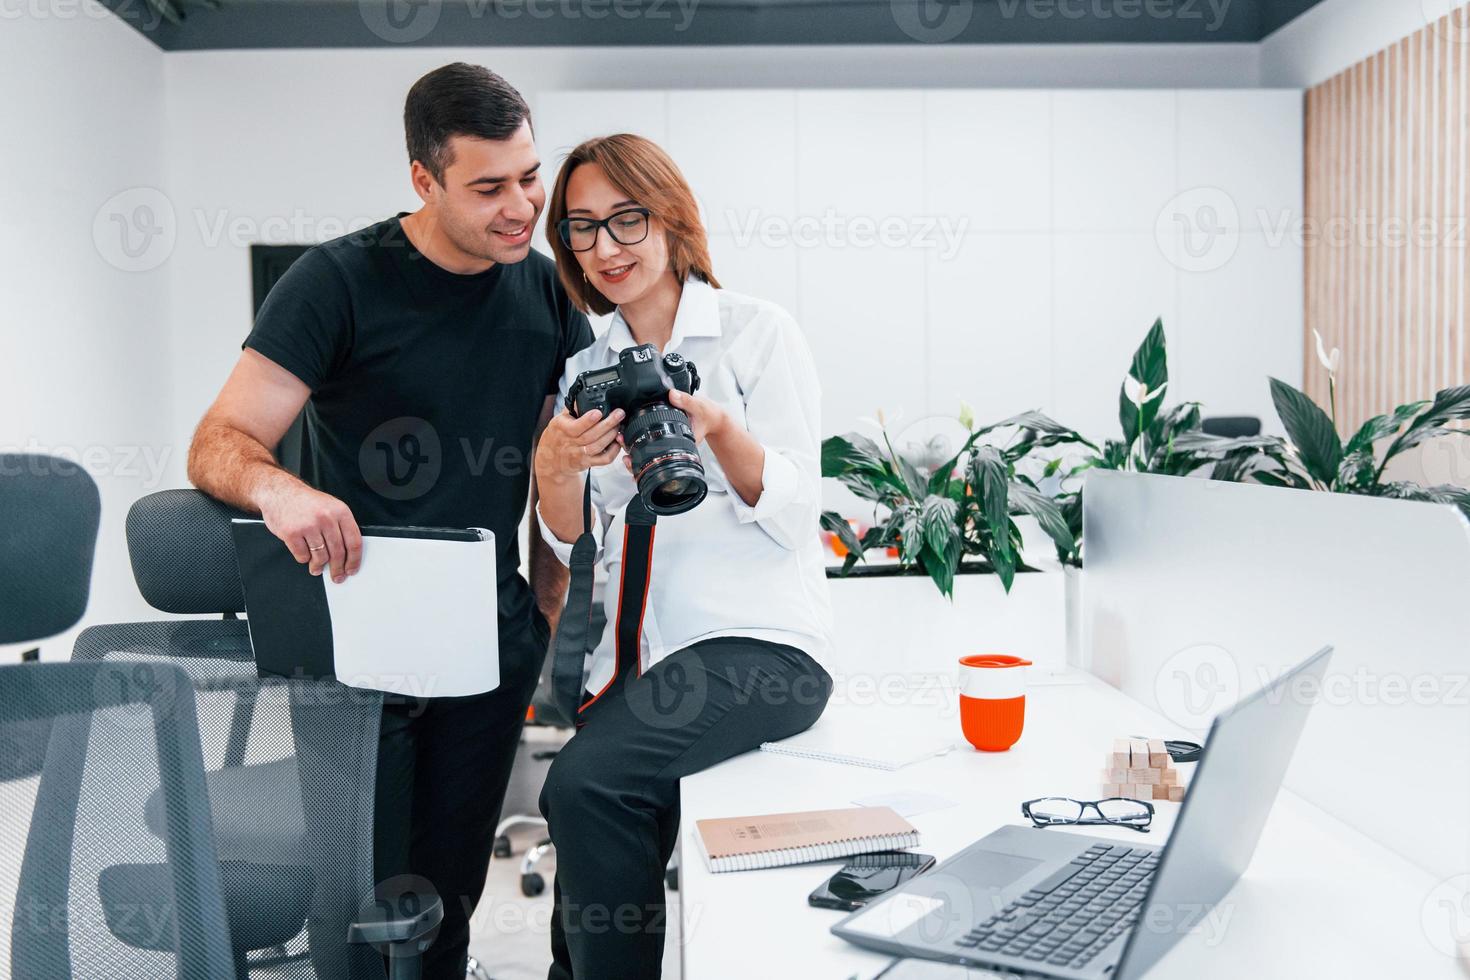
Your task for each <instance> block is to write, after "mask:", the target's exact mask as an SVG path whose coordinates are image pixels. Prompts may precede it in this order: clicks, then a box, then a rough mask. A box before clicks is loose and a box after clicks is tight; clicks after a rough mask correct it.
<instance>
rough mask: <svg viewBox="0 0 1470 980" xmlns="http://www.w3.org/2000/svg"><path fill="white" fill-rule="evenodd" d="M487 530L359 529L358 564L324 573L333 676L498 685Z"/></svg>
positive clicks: (439, 688) (428, 691)
mask: <svg viewBox="0 0 1470 980" xmlns="http://www.w3.org/2000/svg"><path fill="white" fill-rule="evenodd" d="M495 579H496V576H495V536H494V535H493V534H492V533H490V532H489V531H483V539H482V540H480V541H476V542H463V541H438V540H430V539H425V538H413V537H376V536H372V535H369V534H364V535H363V539H362V565H361V567H360V568H359V569H358V571H357V574H355V575H349V576H348V577H347V580H346V581H344V582H342V583H341V584H338V583H336V582H333V581H332V578H331V576H330V575H323V576H322V581H323V583H324V584H325V586H326V593H327V606H328V608H329V609H330V610H331V616H332V646H333V650H334V652H335V657H336V673H337V679H338V680H340V681H341V682H342V683H344V684H347V685H349V686H352V687H366V688H372V689H375V690H379V691H387V692H390V693H394V694H406V695H413V696H416V697H463V696H465V695H470V694H483V693H485V692H486V691H492V690H494V689H495V688H496V687H498V686H499V685H500V623H499V612H498V610H499V601H498V595H499V593H498V592H497V589H496V580H495Z"/></svg>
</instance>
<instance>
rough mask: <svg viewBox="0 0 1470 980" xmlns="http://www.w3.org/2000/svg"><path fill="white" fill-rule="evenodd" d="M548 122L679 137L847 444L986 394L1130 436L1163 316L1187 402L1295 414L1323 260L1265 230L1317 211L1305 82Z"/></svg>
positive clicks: (727, 253)
mask: <svg viewBox="0 0 1470 980" xmlns="http://www.w3.org/2000/svg"><path fill="white" fill-rule="evenodd" d="M535 111H536V118H537V125H538V138H539V140H540V145H541V149H542V153H543V155H545V156H550V157H552V158H553V159H554V160H559V159H560V158H561V157H563V156H564V154H565V152H566V151H567V150H568V149H569V148H570V147H571V146H573V145H575V143H576V142H578V141H579V140H581V139H583V138H585V137H587V136H589V135H593V134H596V133H607V132H614V131H617V130H620V129H626V130H630V131H633V132H637V133H641V134H643V135H646V136H648V137H649V138H651V139H653V140H655V141H657V142H659V143H660V144H662V145H664V146H665V147H667V148H668V149H669V151H670V153H671V154H672V155H673V157H674V158H675V160H676V161H677V162H678V163H679V164H680V166H681V168H682V169H683V170H684V171H685V173H686V176H687V177H688V178H689V180H690V183H691V185H692V186H693V188H694V191H695V193H696V194H697V195H698V196H699V197H700V199H701V203H702V205H703V208H704V211H705V220H706V224H707V225H708V227H709V228H710V229H711V251H712V253H713V258H714V261H715V271H716V274H717V276H719V277H720V279H721V281H722V283H723V284H724V285H725V286H726V287H727V288H731V289H736V290H740V291H742V292H749V293H753V294H755V295H759V296H763V297H766V298H769V299H773V300H775V301H777V302H779V303H781V304H782V305H783V306H785V307H786V308H787V309H789V310H790V311H791V312H792V313H793V314H794V315H795V316H796V317H797V319H798V321H799V322H800V323H801V324H802V326H803V327H804V329H805V331H806V333H807V337H808V340H809V341H810V343H811V345H812V347H813V350H814V353H815V355H816V359H817V364H818V366H819V368H820V369H821V371H822V381H823V386H824V405H823V416H824V417H823V428H824V429H825V430H826V432H827V433H828V434H832V433H837V432H843V431H847V430H849V429H852V428H853V427H854V426H855V425H857V424H858V422H859V420H860V419H862V418H864V417H869V418H870V417H873V416H875V415H876V414H877V412H878V410H879V409H882V410H883V411H884V413H885V414H886V415H887V417H888V418H890V419H892V418H894V417H895V416H898V415H900V414H901V416H902V418H903V419H904V420H906V421H909V422H912V421H915V420H917V419H920V418H924V417H926V416H931V415H947V416H951V417H952V416H954V415H955V414H956V413H957V412H958V410H959V406H960V403H961V401H964V402H967V403H969V404H970V405H971V406H972V407H973V408H974V410H975V413H976V416H977V418H978V419H980V420H981V421H997V420H999V419H1001V418H1004V417H1006V416H1009V415H1012V414H1015V413H1017V412H1020V411H1024V410H1026V409H1032V408H1039V409H1042V410H1044V411H1046V412H1048V413H1050V414H1052V415H1053V416H1054V417H1056V418H1057V419H1058V420H1059V421H1061V422H1063V423H1065V424H1068V425H1071V426H1074V427H1076V428H1078V429H1080V430H1082V431H1083V432H1084V433H1085V434H1087V435H1089V436H1091V437H1094V438H1096V439H1102V438H1106V437H1109V436H1114V437H1115V436H1116V435H1117V432H1118V422H1117V404H1118V402H1117V393H1118V386H1119V384H1120V383H1121V382H1122V380H1123V377H1124V375H1125V373H1126V370H1127V367H1128V362H1129V358H1130V356H1131V355H1132V352H1133V349H1134V348H1135V347H1136V346H1137V344H1138V342H1139V341H1140V340H1141V339H1142V338H1143V335H1144V334H1145V333H1146V332H1147V330H1148V328H1149V327H1150V326H1151V325H1152V323H1153V321H1154V319H1155V318H1157V317H1160V316H1162V317H1163V318H1164V322H1165V326H1166V329H1167V331H1168V335H1169V340H1170V370H1171V377H1172V378H1173V381H1172V384H1171V394H1172V395H1174V396H1175V397H1177V398H1188V399H1199V400H1203V401H1205V403H1206V407H1207V409H1208V410H1210V411H1212V412H1214V413H1216V414H1239V413H1244V414H1255V415H1260V416H1262V417H1264V418H1274V413H1273V412H1272V411H1271V410H1270V399H1269V395H1268V387H1267V380H1266V379H1267V376H1268V375H1276V376H1278V377H1283V378H1287V379H1298V380H1299V378H1300V375H1301V350H1302V341H1301V336H1302V333H1301V331H1302V327H1301V308H1302V293H1301V290H1302V286H1301V281H1302V257H1301V249H1300V247H1299V246H1298V245H1297V244H1296V243H1295V242H1293V241H1292V240H1291V239H1290V237H1289V236H1288V237H1286V238H1283V239H1279V240H1278V239H1276V238H1274V237H1273V235H1272V232H1271V231H1269V229H1272V228H1274V227H1275V224H1276V222H1278V221H1279V220H1281V218H1282V216H1287V217H1293V216H1295V215H1297V214H1299V213H1300V209H1301V139H1302V138H1301V98H1300V94H1299V93H1297V92H1294V91H1285V92H1283V91H1261V90H1255V91H1224V90H1208V91H1177V92H1176V91H1171V90H1130V91H1100V90H1054V91H1046V90H981V91H977V90H955V89H947V90H932V89H931V90H927V91H919V90H914V89H879V90H810V89H807V90H795V91H793V90H768V91H762V92H749V91H688V90H685V91H669V92H648V91H639V92H620V93H617V94H616V95H606V94H603V93H597V92H554V93H553V92H547V93H542V94H541V96H540V97H539V99H538V100H537V102H536V105H535ZM1210 208H1214V209H1215V211H1214V212H1213V213H1216V214H1218V220H1219V221H1220V222H1222V224H1221V225H1220V230H1221V232H1222V234H1221V236H1220V239H1219V240H1218V241H1215V240H1214V239H1213V238H1212V237H1211V236H1210V235H1208V234H1206V233H1204V231H1203V230H1202V228H1204V227H1207V226H1204V225H1202V224H1201V223H1202V222H1206V221H1209V222H1213V221H1215V220H1216V219H1215V218H1213V217H1211V213H1207V212H1208V209H1210ZM1176 211H1177V212H1178V214H1177V217H1179V218H1182V219H1185V221H1186V222H1188V223H1187V224H1186V225H1180V224H1178V223H1177V222H1176V221H1175V220H1174V219H1175V217H1176ZM1232 211H1233V212H1234V214H1235V215H1236V218H1237V220H1231V216H1230V215H1231V212H1232ZM863 221H866V222H868V223H870V224H871V225H872V226H873V227H874V228H880V229H881V228H882V227H883V224H884V223H891V227H892V229H893V231H892V238H891V240H890V243H888V244H885V243H884V242H883V241H882V240H881V239H879V240H877V241H876V242H875V241H874V239H875V238H877V237H878V236H876V235H874V234H873V233H872V231H868V232H866V233H865V234H864V233H860V231H859V229H858V223H859V222H863ZM1208 227H1213V225H1210V226H1208ZM1191 249H1192V250H1193V251H1191Z"/></svg>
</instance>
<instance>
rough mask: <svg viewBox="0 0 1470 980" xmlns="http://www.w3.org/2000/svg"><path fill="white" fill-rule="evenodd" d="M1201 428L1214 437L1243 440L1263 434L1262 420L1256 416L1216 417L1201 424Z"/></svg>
mask: <svg viewBox="0 0 1470 980" xmlns="http://www.w3.org/2000/svg"><path fill="white" fill-rule="evenodd" d="M1200 428H1201V429H1202V430H1204V431H1205V432H1207V433H1208V434H1210V435H1212V436H1220V437H1221V438H1224V439H1242V438H1245V437H1246V436H1258V435H1260V434H1261V420H1260V419H1258V418H1256V417H1255V416H1254V415H1216V416H1212V417H1211V418H1207V419H1204V420H1203V421H1201V422H1200Z"/></svg>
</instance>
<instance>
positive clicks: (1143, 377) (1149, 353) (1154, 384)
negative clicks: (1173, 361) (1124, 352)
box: [1118, 319, 1169, 449]
mask: <svg viewBox="0 0 1470 980" xmlns="http://www.w3.org/2000/svg"><path fill="white" fill-rule="evenodd" d="M1128 376H1129V377H1130V378H1132V379H1133V380H1134V381H1141V382H1143V383H1144V384H1145V385H1146V386H1147V387H1148V390H1149V392H1150V393H1153V392H1156V391H1158V390H1159V389H1161V388H1163V387H1164V385H1165V384H1167V383H1168V381H1169V356H1168V352H1167V349H1166V347H1165V342H1164V321H1163V320H1162V319H1158V320H1155V321H1154V325H1153V326H1152V327H1150V328H1149V331H1148V333H1147V334H1145V335H1144V338H1143V342H1142V343H1141V344H1139V345H1138V349H1137V350H1136V351H1134V352H1133V360H1132V361H1130V362H1129V364H1128ZM1128 385H1129V382H1128V381H1126V380H1125V381H1124V382H1123V384H1122V385H1120V386H1119V388H1118V421H1119V423H1120V424H1121V425H1122V427H1123V440H1124V442H1126V443H1127V444H1128V446H1129V448H1130V449H1131V448H1132V446H1133V444H1134V443H1135V442H1137V441H1138V438H1139V436H1141V435H1143V434H1144V433H1145V432H1147V431H1148V430H1149V427H1150V426H1152V425H1153V421H1154V419H1155V418H1156V417H1157V416H1158V413H1159V408H1160V406H1161V404H1162V403H1163V400H1164V399H1163V396H1162V395H1161V396H1159V397H1157V398H1151V399H1149V400H1147V401H1145V402H1144V403H1143V404H1142V405H1135V404H1134V403H1133V399H1132V398H1131V397H1129V396H1130V394H1133V395H1136V394H1137V392H1129V390H1128Z"/></svg>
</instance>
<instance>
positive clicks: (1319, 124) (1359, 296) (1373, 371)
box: [1305, 7, 1470, 432]
mask: <svg viewBox="0 0 1470 980" xmlns="http://www.w3.org/2000/svg"><path fill="white" fill-rule="evenodd" d="M1306 99H1307V104H1306V133H1305V139H1306V146H1305V150H1306V168H1307V174H1306V178H1307V179H1306V188H1305V190H1306V198H1305V201H1306V223H1305V228H1306V232H1307V238H1306V246H1307V247H1306V276H1307V281H1306V292H1305V295H1306V307H1307V308H1306V326H1307V330H1306V337H1305V344H1306V379H1307V393H1308V394H1309V395H1311V396H1312V397H1313V398H1314V399H1316V400H1317V401H1318V403H1319V404H1322V405H1324V406H1325V405H1327V403H1328V386H1327V372H1326V371H1325V370H1323V369H1322V368H1321V366H1320V365H1319V364H1318V363H1317V356H1316V344H1315V341H1314V339H1313V336H1312V331H1313V329H1314V328H1315V329H1316V330H1318V331H1320V332H1321V334H1322V339H1323V342H1324V343H1325V344H1326V346H1327V347H1328V348H1329V349H1331V348H1332V347H1340V348H1341V349H1342V351H1343V360H1342V368H1341V370H1340V371H1339V373H1338V406H1337V408H1338V419H1339V423H1340V424H1341V426H1342V428H1343V430H1344V432H1350V431H1352V430H1353V429H1355V428H1356V427H1357V426H1358V425H1359V424H1361V423H1362V422H1363V421H1364V420H1366V419H1368V418H1369V417H1371V416H1373V415H1377V414H1380V413H1382V412H1386V411H1388V410H1390V409H1392V408H1393V407H1394V406H1395V405H1399V404H1401V403H1404V402H1408V401H1413V400H1415V399H1420V398H1427V397H1429V396H1430V395H1431V394H1433V392H1435V391H1436V390H1438V389H1440V388H1444V387H1447V386H1449V385H1454V384H1464V383H1466V382H1470V364H1467V361H1466V355H1467V352H1466V350H1465V332H1466V316H1467V314H1470V227H1467V211H1470V199H1467V189H1470V188H1467V174H1466V169H1467V167H1470V157H1467V153H1470V8H1465V7H1462V8H1460V9H1458V10H1456V11H1455V12H1454V13H1452V14H1450V15H1449V16H1447V17H1445V18H1444V19H1443V20H1441V21H1439V22H1437V23H1436V24H1433V25H1431V26H1430V27H1427V28H1425V29H1424V30H1422V31H1420V32H1418V33H1417V34H1414V35H1412V36H1410V37H1407V38H1405V39H1403V40H1402V41H1400V42H1399V43H1398V44H1395V45H1393V46H1392V47H1390V48H1388V49H1386V50H1384V51H1381V52H1379V53H1378V54H1376V55H1373V56H1372V57H1370V58H1368V59H1367V60H1365V61H1363V62H1360V63H1359V64H1357V65H1354V66H1353V67H1352V68H1349V69H1348V70H1347V71H1345V72H1343V73H1342V74H1340V75H1337V76H1335V77H1333V78H1330V79H1328V80H1327V81H1325V82H1323V83H1322V84H1321V85H1318V86H1317V87H1316V88H1313V89H1311V90H1309V91H1308V92H1307V96H1306Z"/></svg>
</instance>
